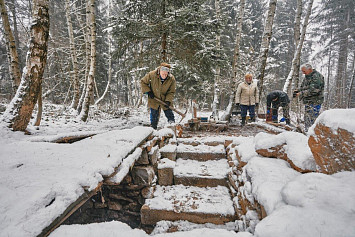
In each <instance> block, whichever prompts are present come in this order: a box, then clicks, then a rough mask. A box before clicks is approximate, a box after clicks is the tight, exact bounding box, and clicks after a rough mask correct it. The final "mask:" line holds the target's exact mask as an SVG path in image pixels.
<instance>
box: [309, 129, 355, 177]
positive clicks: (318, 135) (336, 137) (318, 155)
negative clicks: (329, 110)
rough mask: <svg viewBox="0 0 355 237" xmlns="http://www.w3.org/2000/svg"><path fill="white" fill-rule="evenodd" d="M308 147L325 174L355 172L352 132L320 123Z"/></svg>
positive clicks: (354, 147) (354, 140) (354, 143)
mask: <svg viewBox="0 0 355 237" xmlns="http://www.w3.org/2000/svg"><path fill="white" fill-rule="evenodd" d="M308 145H309V147H310V148H311V151H312V153H313V156H314V159H315V161H316V163H317V165H318V166H319V167H320V169H321V171H322V172H323V173H326V174H334V173H337V172H340V171H353V170H355V138H354V134H353V133H352V132H349V131H347V130H346V129H343V128H340V127H338V128H337V129H332V128H330V127H327V126H326V125H324V124H322V123H318V124H317V125H316V126H315V127H314V132H313V134H312V135H311V136H310V137H309V140H308Z"/></svg>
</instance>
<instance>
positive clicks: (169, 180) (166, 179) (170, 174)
mask: <svg viewBox="0 0 355 237" xmlns="http://www.w3.org/2000/svg"><path fill="white" fill-rule="evenodd" d="M158 183H159V185H164V186H168V185H173V184H174V169H173V168H163V169H158Z"/></svg>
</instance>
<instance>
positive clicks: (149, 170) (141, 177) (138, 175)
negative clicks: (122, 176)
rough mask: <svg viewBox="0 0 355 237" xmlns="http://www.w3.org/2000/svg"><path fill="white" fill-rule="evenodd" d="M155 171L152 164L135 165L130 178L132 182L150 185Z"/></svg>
mask: <svg viewBox="0 0 355 237" xmlns="http://www.w3.org/2000/svg"><path fill="white" fill-rule="evenodd" d="M154 176H155V173H154V169H153V167H152V166H135V167H134V168H133V169H132V178H133V182H134V184H137V185H151V184H152V181H153V179H154Z"/></svg>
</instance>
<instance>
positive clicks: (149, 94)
mask: <svg viewBox="0 0 355 237" xmlns="http://www.w3.org/2000/svg"><path fill="white" fill-rule="evenodd" d="M148 96H149V98H151V99H154V93H153V91H148Z"/></svg>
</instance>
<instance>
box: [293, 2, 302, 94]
mask: <svg viewBox="0 0 355 237" xmlns="http://www.w3.org/2000/svg"><path fill="white" fill-rule="evenodd" d="M302 8H303V6H302V0H297V10H296V16H295V32H294V39H295V50H297V46H298V44H299V42H300V38H301V16H302ZM300 58H301V57H299V58H298V59H297V62H296V68H297V72H298V73H295V74H294V77H293V80H294V81H293V84H294V86H295V87H296V88H298V84H299V80H300V74H299V69H300V66H301V65H300V64H301V60H300Z"/></svg>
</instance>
